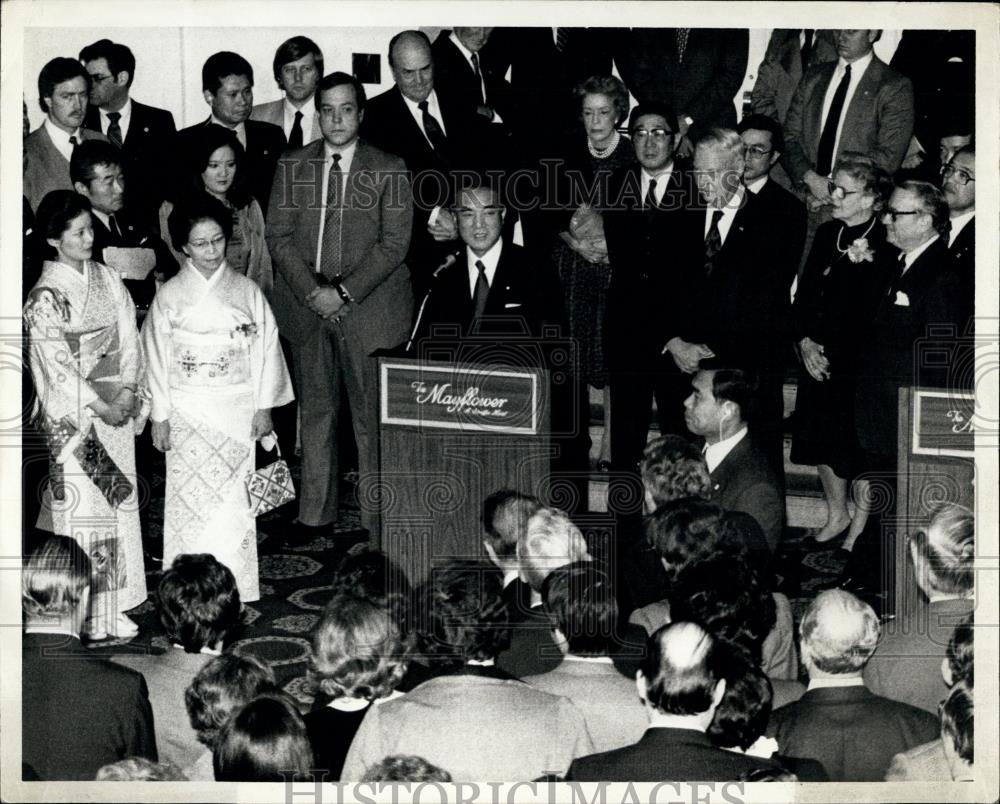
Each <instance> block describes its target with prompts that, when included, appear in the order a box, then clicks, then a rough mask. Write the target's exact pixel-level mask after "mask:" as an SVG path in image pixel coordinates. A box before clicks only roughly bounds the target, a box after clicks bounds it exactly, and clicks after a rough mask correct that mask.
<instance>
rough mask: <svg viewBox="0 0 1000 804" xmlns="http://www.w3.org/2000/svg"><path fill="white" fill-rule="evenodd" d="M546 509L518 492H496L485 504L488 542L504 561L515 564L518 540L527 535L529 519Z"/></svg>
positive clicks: (509, 490) (534, 499)
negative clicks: (540, 510) (541, 509)
mask: <svg viewBox="0 0 1000 804" xmlns="http://www.w3.org/2000/svg"><path fill="white" fill-rule="evenodd" d="M541 507H542V503H541V501H540V500H539V499H538V498H537V497H532V496H531V495H530V494H522V493H521V492H519V491H515V490H514V489H501V490H500V491H495V492H493V493H492V494H491V495H490V496H489V497H487V498H486V500H485V501H484V502H483V529H484V531H485V533H486V543H487V544H489V546H490V547H491V548H492V549H493V553H494V554H495V555H496V557H497V558H498V559H499V560H501V561H514V560H515V558H516V555H517V540H518V539H519V538H520V537H521V535H522V534H524V533H526V532H527V529H528V520H529V519H530V518H531V516H532V514H534V513H535V512H537V511H538V510H539V509H540V508H541Z"/></svg>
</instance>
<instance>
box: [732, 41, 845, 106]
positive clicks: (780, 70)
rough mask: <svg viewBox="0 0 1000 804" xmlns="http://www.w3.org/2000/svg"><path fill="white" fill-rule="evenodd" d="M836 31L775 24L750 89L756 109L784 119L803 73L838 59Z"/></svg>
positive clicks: (751, 101)
mask: <svg viewBox="0 0 1000 804" xmlns="http://www.w3.org/2000/svg"><path fill="white" fill-rule="evenodd" d="M834 34H835V32H834V31H829V30H825V31H818V30H815V29H801V28H775V29H774V30H773V31H772V32H771V38H770V39H769V40H768V42H767V51H766V52H765V53H764V60H763V61H762V62H761V63H760V67H759V68H758V69H757V81H756V82H755V83H754V85H753V91H752V92H751V93H750V108H751V110H752V111H753V113H754V114H766V115H767V116H768V117H772V118H774V119H775V120H777V121H779V122H782V123H783V122H784V120H785V117H786V115H787V114H788V107H789V106H790V105H791V103H792V96H793V95H794V94H795V89H796V87H798V85H799V81H801V80H802V76H803V75H804V74H805V73H806V72H807V71H808V70H809V68H810V67H815V66H816V65H817V64H825V63H826V62H828V61H836V60H837V44H836V41H835V36H834Z"/></svg>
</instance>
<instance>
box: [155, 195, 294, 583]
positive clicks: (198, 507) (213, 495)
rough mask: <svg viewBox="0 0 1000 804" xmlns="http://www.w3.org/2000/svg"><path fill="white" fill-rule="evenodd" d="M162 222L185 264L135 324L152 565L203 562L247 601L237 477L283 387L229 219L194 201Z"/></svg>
mask: <svg viewBox="0 0 1000 804" xmlns="http://www.w3.org/2000/svg"><path fill="white" fill-rule="evenodd" d="M169 225H170V236H171V240H172V242H173V245H174V248H175V249H177V250H179V251H182V252H183V253H184V254H185V255H186V257H187V261H186V262H185V264H184V266H183V267H182V268H181V270H180V272H179V273H178V274H177V276H175V277H174V278H173V279H171V280H170V281H169V282H167V283H166V284H165V285H164V286H163V287H162V288H160V291H159V292H158V293H157V294H156V298H155V299H154V300H153V304H152V306H151V307H150V311H149V315H148V317H147V318H146V321H145V322H144V324H143V327H142V341H143V345H144V347H145V350H146V355H147V360H148V362H149V368H148V371H147V382H148V384H149V391H150V394H151V397H152V412H151V418H152V420H153V445H154V446H155V447H156V448H157V449H159V450H161V451H163V452H165V453H166V456H167V491H166V500H165V503H164V515H163V565H164V566H169V565H170V563H171V562H172V561H173V560H174V557H175V556H177V555H179V554H181V553H211V554H212V555H214V556H215V557H216V558H217V559H218V560H219V561H220V562H221V563H223V564H225V565H226V566H227V567H229V569H230V570H232V573H233V575H234V576H235V577H236V585H237V587H238V588H239V590H240V598H241V599H242V600H243V601H244V602H250V601H254V600H258V599H259V598H260V591H259V583H258V577H257V526H256V521H255V519H254V515H253V512H252V511H251V509H250V503H249V498H248V495H247V490H246V478H247V476H248V475H249V474H251V473H252V472H253V471H254V456H255V449H254V442H255V441H257V440H259V439H261V438H262V437H264V436H266V435H268V434H269V433H271V430H272V426H271V408H272V407H275V406H279V405H285V404H287V403H288V402H291V401H292V399H293V394H292V385H291V379H290V378H289V376H288V369H287V367H286V366H285V360H284V357H283V356H282V354H281V347H280V345H279V343H278V329H277V325H276V324H275V321H274V314H273V313H272V312H271V308H270V306H269V305H268V303H267V300H266V299H265V298H264V294H263V293H262V292H261V289H260V288H259V287H258V286H257V285H256V284H255V283H254V282H252V281H250V280H249V279H248V278H247V277H245V276H243V275H241V274H239V273H237V272H236V271H235V270H233V268H232V267H231V266H230V265H229V264H228V262H227V260H226V243H227V241H228V240H229V237H230V235H231V234H232V226H233V222H232V216H231V215H230V214H229V211H228V210H227V209H226V208H225V207H224V206H223V205H222V203H221V202H219V201H217V200H216V199H214V198H208V197H204V198H200V199H197V198H196V199H192V201H191V203H190V205H184V206H178V207H177V208H176V209H174V211H173V212H172V213H171V215H170V220H169Z"/></svg>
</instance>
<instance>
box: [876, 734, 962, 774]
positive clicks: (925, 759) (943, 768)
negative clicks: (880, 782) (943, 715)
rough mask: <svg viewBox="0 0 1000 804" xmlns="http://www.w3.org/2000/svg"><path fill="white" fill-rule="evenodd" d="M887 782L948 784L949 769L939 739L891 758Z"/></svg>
mask: <svg viewBox="0 0 1000 804" xmlns="http://www.w3.org/2000/svg"><path fill="white" fill-rule="evenodd" d="M885 780H886V781H887V782H950V781H951V780H952V779H951V769H950V768H949V767H948V759H947V758H946V757H945V755H944V745H942V744H941V740H940V738H939V739H937V740H931V741H930V742H929V743H924V744H923V745H918V746H917V747H916V748H911V749H910V750H909V751H903V753H901V754H896V756H894V757H893V758H892V763H891V764H890V765H889V770H887V771H886V772H885Z"/></svg>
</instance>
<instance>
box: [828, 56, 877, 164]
mask: <svg viewBox="0 0 1000 804" xmlns="http://www.w3.org/2000/svg"><path fill="white" fill-rule="evenodd" d="M834 64H836V62H834ZM884 73H885V64H884V63H883V62H881V61H879V58H878V56H872V60H871V63H870V64H869V65H868V69H867V70H865V74H864V75H863V76H861V80H860V81H858V86H857V87H856V88H855V90H854V95H852V96H851V102H850V104H848V106H847V111H846V112H845V113H844V125H843V126H842V127H841V129H840V141H839V143H838V146H839V147H838V148H837V151H838V154H839V153H842V152H843V151H844V150H845V147H844V143H845V141H847V139H848V133H849V132H853V131H860V130H863V129H864V128H865V127H866V126H867V125H868V121H867V120H866V118H868V117H869V116H870V115H871V113H872V106H873V104H872V98H873V97H874V95H875V93H876V92H877V91H878V87H879V84H881V83H882V76H883V75H884ZM838 154H835V156H837V155H838Z"/></svg>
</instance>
